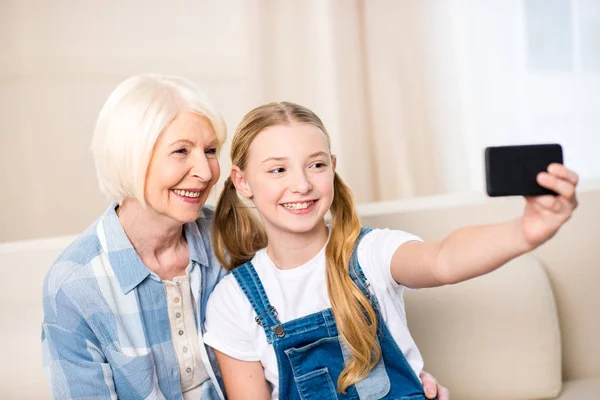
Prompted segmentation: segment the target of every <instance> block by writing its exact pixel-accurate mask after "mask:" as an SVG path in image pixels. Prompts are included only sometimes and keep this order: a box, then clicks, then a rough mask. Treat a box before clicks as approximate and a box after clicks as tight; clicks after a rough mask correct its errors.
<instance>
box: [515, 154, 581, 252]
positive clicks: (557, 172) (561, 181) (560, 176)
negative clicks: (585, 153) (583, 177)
mask: <svg viewBox="0 0 600 400" xmlns="http://www.w3.org/2000/svg"><path fill="white" fill-rule="evenodd" d="M578 180H579V177H578V176H577V174H576V173H575V172H573V171H571V170H569V169H568V168H566V167H565V166H564V165H562V164H550V165H549V166H548V172H540V173H539V174H538V176H537V182H538V183H539V184H540V186H543V187H545V188H547V189H551V190H554V191H555V192H556V193H558V196H553V195H544V196H535V197H526V198H525V199H526V201H527V204H526V205H525V211H524V212H523V219H522V221H523V234H524V238H525V241H526V243H527V245H528V246H529V247H530V248H531V249H533V248H535V247H537V246H539V245H541V244H542V243H544V242H545V241H546V240H548V239H550V238H551V237H552V236H554V234H555V233H556V232H557V231H558V229H559V228H560V227H561V226H562V225H563V224H564V223H565V222H566V221H567V220H568V219H569V218H571V214H572V213H573V210H575V208H577V198H576V195H575V187H576V186H577V182H578Z"/></svg>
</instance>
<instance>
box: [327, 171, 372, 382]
mask: <svg viewBox="0 0 600 400" xmlns="http://www.w3.org/2000/svg"><path fill="white" fill-rule="evenodd" d="M333 187H334V198H333V203H332V204H331V209H330V211H331V237H330V238H329V243H328V244H327V248H326V249H325V256H326V259H327V290H328V292H329V300H330V301H331V308H332V309H333V314H334V315H335V320H336V323H337V327H338V331H339V332H340V335H341V336H342V338H343V340H344V342H345V344H346V345H347V346H348V348H349V349H350V352H351V353H352V357H351V358H350V360H349V362H348V364H347V365H346V368H344V370H343V371H342V373H341V374H340V377H339V379H338V382H337V384H338V390H339V391H340V392H342V393H345V392H346V389H347V388H348V386H350V385H353V384H355V383H357V382H359V381H360V380H362V379H364V378H365V377H366V376H367V375H369V372H370V371H371V370H372V369H373V367H375V365H376V364H377V362H378V361H379V358H380V356H381V349H380V347H379V344H378V342H377V318H376V316H375V311H374V310H373V306H372V304H371V301H370V300H369V299H368V298H367V297H366V296H365V295H364V293H363V292H362V291H361V290H360V289H359V288H358V287H357V286H356V285H355V284H354V282H353V281H352V278H350V275H349V264H350V262H351V258H352V252H353V250H354V246H355V245H356V240H357V239H358V236H359V234H360V229H361V227H360V220H359V218H358V215H357V214H356V210H355V208H354V200H353V199H352V192H351V191H350V188H348V186H346V184H345V183H344V182H343V181H342V179H341V178H340V177H339V176H338V174H337V173H336V174H335V176H334V181H333Z"/></svg>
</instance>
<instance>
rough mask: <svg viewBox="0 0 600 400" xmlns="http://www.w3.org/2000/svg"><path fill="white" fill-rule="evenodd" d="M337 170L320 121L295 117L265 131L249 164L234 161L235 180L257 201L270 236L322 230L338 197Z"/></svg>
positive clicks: (256, 141) (251, 149)
mask: <svg viewBox="0 0 600 400" xmlns="http://www.w3.org/2000/svg"><path fill="white" fill-rule="evenodd" d="M334 170H335V159H334V158H332V156H331V154H330V150H329V144H328V141H327V138H326V137H325V134H324V133H323V132H322V131H321V130H320V129H319V128H317V127H316V126H314V125H311V124H307V123H292V124H289V125H276V126H271V127H269V128H266V129H265V130H263V131H262V132H261V133H259V134H258V135H257V136H256V138H255V139H254V140H253V141H252V144H251V145H250V147H249V151H248V158H247V163H246V168H245V170H244V171H241V170H240V169H239V168H238V167H234V169H233V172H232V180H233V181H234V183H235V184H236V188H237V189H238V192H239V193H240V194H242V195H243V196H245V197H248V198H251V199H252V201H253V202H254V204H255V206H256V208H257V210H258V213H259V214H260V216H261V218H262V221H263V223H264V226H265V229H266V232H267V235H268V236H269V237H275V236H274V235H278V234H281V233H284V232H285V233H302V234H306V233H319V232H322V228H323V225H324V223H325V222H324V216H325V214H326V213H327V211H328V210H329V208H330V206H331V203H332V201H333V194H334V191H333V178H334Z"/></svg>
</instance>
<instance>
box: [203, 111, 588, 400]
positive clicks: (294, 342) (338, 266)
mask: <svg viewBox="0 0 600 400" xmlns="http://www.w3.org/2000/svg"><path fill="white" fill-rule="evenodd" d="M231 158H232V164H233V168H232V172H231V177H230V179H228V180H227V182H226V185H225V188H224V191H223V193H222V194H221V197H220V199H219V203H218V205H217V210H216V218H215V228H214V229H215V232H214V242H215V246H214V248H215V253H216V254H217V257H218V258H219V260H220V261H221V263H222V264H223V265H226V266H227V267H228V268H229V269H233V271H232V273H231V274H229V275H228V276H226V277H225V278H224V279H223V280H222V281H221V282H220V283H219V284H218V286H217V287H216V289H215V290H214V292H213V293H212V295H211V298H210V299H209V302H208V306H207V314H206V330H207V332H206V334H205V336H204V339H205V342H206V343H207V344H208V345H210V346H212V347H213V348H214V349H215V353H216V354H217V359H218V361H219V364H220V367H221V371H222V374H223V380H224V383H225V389H226V391H227V394H228V396H229V398H230V399H268V398H274V399H275V398H278V397H279V396H281V398H285V399H319V400H328V399H425V395H424V393H423V388H422V386H421V383H420V381H419V379H418V377H417V376H418V373H419V372H420V371H421V369H422V367H423V360H422V358H421V355H420V353H419V351H418V349H417V347H416V345H415V343H414V341H413V339H412V338H411V336H410V334H409V331H408V328H407V325H406V316H405V312H404V304H403V300H402V291H403V287H405V286H406V287H411V288H424V287H433V286H440V285H445V284H449V283H456V282H460V281H464V280H466V279H470V278H473V277H476V276H480V275H483V274H486V273H488V272H490V271H493V270H494V269H496V268H498V267H500V266H501V265H503V264H504V263H506V262H507V261H509V260H510V259H512V258H514V257H516V256H518V255H520V254H523V253H525V252H527V251H530V250H532V249H533V248H535V247H537V246H539V245H540V244H542V243H543V242H545V241H546V240H548V239H549V238H550V237H552V236H553V235H554V234H555V233H556V231H557V230H558V229H559V227H560V226H561V225H562V224H563V223H564V222H565V221H567V220H568V219H569V217H570V216H571V213H572V211H573V210H574V208H575V207H576V204H577V202H576V200H575V186H576V184H577V175H576V174H575V173H573V172H571V171H570V170H568V169H567V168H565V167H564V166H562V165H559V164H554V165H551V166H550V167H549V168H548V172H547V173H546V172H545V173H541V174H539V176H538V182H539V184H540V185H542V186H544V187H546V188H549V189H552V190H554V191H555V192H557V193H558V194H559V195H558V196H556V197H553V196H542V197H536V198H527V199H526V200H527V202H526V206H525V210H524V213H523V215H522V216H521V217H520V218H518V219H515V220H512V221H508V222H505V223H500V224H494V225H488V226H474V227H467V228H462V229H459V230H457V231H455V232H453V233H452V234H450V235H449V236H448V237H446V238H445V239H444V240H441V241H439V242H427V243H424V242H422V241H421V240H420V239H419V238H418V237H416V236H413V235H411V234H408V233H405V232H401V231H392V230H387V229H374V230H371V229H365V228H363V229H361V226H360V222H359V219H358V216H357V214H356V211H355V209H354V203H353V199H352V195H351V192H350V190H349V189H348V187H347V186H346V185H345V184H344V183H343V182H342V180H341V179H340V177H339V176H338V175H337V174H336V173H335V165H336V159H335V157H334V156H332V155H331V150H330V140H329V136H328V134H327V131H326V130H325V127H324V126H323V123H322V122H321V120H320V119H319V118H318V117H317V116H316V115H315V114H314V113H313V112H311V111H310V110H308V109H306V108H305V107H302V106H299V105H296V104H292V103H271V104H267V105H264V106H261V107H258V108H256V109H254V110H252V111H251V112H250V113H248V114H247V115H246V116H245V117H244V119H243V121H242V122H241V124H240V126H239V128H238V130H237V132H236V134H235V137H234V138H233V143H232V149H231ZM238 195H241V196H243V197H244V198H246V199H249V200H251V201H252V202H253V203H254V205H255V207H256V211H258V215H259V216H260V219H261V220H262V224H260V223H258V222H257V221H255V219H254V215H253V213H252V210H250V209H249V207H248V206H247V205H245V204H244V203H243V202H242V201H241V200H240V198H239V197H238ZM328 211H330V212H331V222H330V225H329V226H328V225H327V224H326V223H325V214H326V213H327V212H328ZM225 254H227V256H225ZM242 264H243V265H242ZM239 265H241V266H239ZM238 266H239V267H238ZM236 267H237V268H236ZM234 268H235V269H234Z"/></svg>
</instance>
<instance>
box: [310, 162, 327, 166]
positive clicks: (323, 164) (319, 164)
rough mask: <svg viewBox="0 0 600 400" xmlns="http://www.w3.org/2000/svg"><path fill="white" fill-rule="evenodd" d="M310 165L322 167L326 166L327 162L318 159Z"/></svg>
mask: <svg viewBox="0 0 600 400" xmlns="http://www.w3.org/2000/svg"><path fill="white" fill-rule="evenodd" d="M312 166H313V167H314V168H324V167H326V166H327V164H326V163H324V162H320V161H319V162H316V163H314V164H313V165H312Z"/></svg>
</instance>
